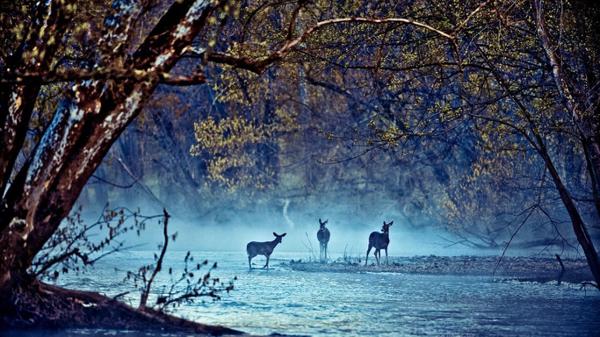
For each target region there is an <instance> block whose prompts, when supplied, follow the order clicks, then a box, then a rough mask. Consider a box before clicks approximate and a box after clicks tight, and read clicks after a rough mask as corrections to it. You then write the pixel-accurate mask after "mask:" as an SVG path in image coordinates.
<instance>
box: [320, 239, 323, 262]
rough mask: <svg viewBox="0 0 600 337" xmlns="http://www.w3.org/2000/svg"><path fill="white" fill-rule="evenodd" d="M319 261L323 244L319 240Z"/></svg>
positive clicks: (321, 256) (321, 258)
mask: <svg viewBox="0 0 600 337" xmlns="http://www.w3.org/2000/svg"><path fill="white" fill-rule="evenodd" d="M319 261H321V262H323V244H322V243H320V242H319Z"/></svg>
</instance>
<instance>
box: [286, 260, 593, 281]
mask: <svg viewBox="0 0 600 337" xmlns="http://www.w3.org/2000/svg"><path fill="white" fill-rule="evenodd" d="M382 260H383V261H385V257H383V258H382ZM561 260H562V262H563V265H564V273H562V268H561V265H560V263H559V262H558V260H557V259H556V258H553V257H513V256H511V257H507V256H505V257H503V258H502V259H500V257H498V256H436V255H429V256H412V257H393V258H392V257H390V258H389V261H388V264H387V265H386V264H381V265H376V264H375V263H374V261H373V262H372V261H369V262H370V263H369V265H367V266H365V265H364V260H361V259H360V258H348V257H344V258H338V259H336V260H334V261H332V262H329V263H319V262H313V261H310V262H307V261H302V260H290V261H289V262H286V263H284V265H285V266H287V267H289V268H291V269H292V270H296V271H304V272H335V273H365V272H371V273H381V272H388V273H389V272H392V273H405V274H426V275H470V276H494V277H498V278H500V279H515V280H521V281H536V282H552V281H553V282H557V281H558V280H559V279H560V280H561V281H562V282H571V283H582V282H586V281H591V280H593V277H592V274H591V273H590V271H589V268H588V265H587V262H586V261H585V260H584V259H567V258H564V259H561ZM561 274H562V277H561Z"/></svg>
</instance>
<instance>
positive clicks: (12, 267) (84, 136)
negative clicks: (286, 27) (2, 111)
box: [0, 0, 214, 295]
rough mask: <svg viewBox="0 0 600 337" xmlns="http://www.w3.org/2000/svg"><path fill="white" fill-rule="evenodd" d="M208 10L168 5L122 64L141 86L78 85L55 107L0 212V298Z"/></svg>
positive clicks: (199, 5)
mask: <svg viewBox="0 0 600 337" xmlns="http://www.w3.org/2000/svg"><path fill="white" fill-rule="evenodd" d="M207 3H208V2H205V1H202V0H197V1H193V0H187V1H176V2H174V3H173V4H172V5H171V7H170V8H169V9H168V10H167V12H166V13H165V14H164V15H163V17H162V18H161V20H160V21H159V22H158V23H157V25H156V26H155V27H154V29H153V30H152V32H151V33H150V34H149V35H148V37H147V38H146V39H145V41H144V42H143V43H142V44H141V45H140V47H139V48H138V49H137V51H136V52H135V53H134V55H133V56H132V57H130V58H128V59H127V60H126V63H125V67H127V68H128V69H140V70H142V71H147V72H149V73H156V74H157V75H156V76H152V77H150V78H148V79H144V80H139V79H135V78H132V79H122V80H119V81H113V80H87V81H83V82H81V83H79V84H76V85H75V86H73V88H72V89H71V90H72V92H71V93H70V95H67V97H68V98H65V99H64V100H63V101H62V102H60V103H59V105H58V108H57V110H56V112H55V114H54V117H53V119H52V121H51V123H50V125H49V126H48V127H47V129H46V130H45V132H44V135H43V137H42V139H41V141H40V143H39V144H38V145H37V147H36V149H35V151H34V155H33V157H32V159H31V160H30V161H29V162H28V163H27V164H26V165H25V166H24V167H22V168H21V169H20V171H19V173H18V174H17V176H16V178H15V180H14V181H13V182H12V184H11V185H10V187H9V188H8V191H7V193H6V195H5V197H4V200H3V205H2V206H3V207H2V208H1V209H0V256H1V257H2V259H1V260H0V294H4V295H6V294H9V293H10V288H12V287H14V286H16V285H18V284H19V283H20V282H21V281H23V280H24V276H25V275H26V270H27V268H29V266H30V265H31V262H32V260H33V259H34V257H35V255H36V254H37V252H38V251H39V250H40V249H41V248H42V246H43V245H44V244H45V242H46V241H47V240H48V239H49V238H50V236H51V235H52V234H53V233H54V232H55V230H56V229H57V228H58V226H59V224H60V222H61V221H62V219H63V218H64V217H65V216H66V215H67V214H68V213H69V211H70V209H71V207H72V206H73V204H74V202H75V201H76V199H77V197H78V196H79V193H80V192H81V190H82V188H83V186H84V185H85V183H86V182H87V180H88V178H89V177H90V176H91V174H92V173H93V172H94V170H95V169H96V167H97V166H98V165H99V164H100V163H101V161H102V159H103V157H104V155H105V154H106V153H107V151H108V150H109V149H110V147H111V145H112V144H113V143H114V142H115V140H116V139H117V138H118V137H119V135H120V134H121V132H123V130H124V129H125V128H126V127H127V125H128V124H129V123H130V122H131V121H132V120H133V119H134V118H135V117H136V116H137V115H138V113H139V112H140V109H141V108H142V104H143V102H145V101H146V100H147V99H148V97H149V96H150V95H151V94H152V92H153V91H154V88H155V87H156V85H157V84H158V83H159V79H160V77H159V76H158V74H161V73H166V72H168V71H169V70H170V69H171V68H172V67H173V66H174V65H175V63H176V61H177V60H178V59H179V57H180V55H181V54H182V51H183V49H184V48H185V47H186V46H188V45H189V44H190V43H191V41H192V39H193V38H194V36H196V34H197V33H198V32H199V30H200V29H202V27H203V26H204V24H205V23H206V21H207V17H208V15H209V14H210V13H211V12H212V11H213V9H214V7H212V5H206V4H207ZM126 26H127V25H126ZM123 29H128V27H125V28H123ZM101 43H107V44H108V46H112V45H111V43H112V44H115V43H120V41H118V42H114V41H108V40H104V41H102V42H101ZM110 50H118V49H115V48H110ZM98 66H99V67H101V66H104V65H102V64H99V65H98ZM9 110H11V107H10V106H9ZM11 111H12V110H11Z"/></svg>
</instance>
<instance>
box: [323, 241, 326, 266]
mask: <svg viewBox="0 0 600 337" xmlns="http://www.w3.org/2000/svg"><path fill="white" fill-rule="evenodd" d="M323 246H324V247H325V262H327V244H324V245H323Z"/></svg>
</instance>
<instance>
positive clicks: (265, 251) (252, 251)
mask: <svg viewBox="0 0 600 337" xmlns="http://www.w3.org/2000/svg"><path fill="white" fill-rule="evenodd" d="M286 234H287V233H283V234H281V235H279V234H277V233H275V232H273V235H274V236H275V239H274V240H273V241H266V242H256V241H252V242H249V243H248V244H247V245H246V252H247V253H248V267H249V268H250V270H252V258H253V257H255V256H256V255H264V256H265V257H266V258H267V263H265V265H264V266H263V269H264V268H267V269H269V257H270V256H271V254H272V253H273V249H275V247H276V246H277V245H278V244H280V243H281V238H283V237H284V236H285V235H286Z"/></svg>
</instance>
